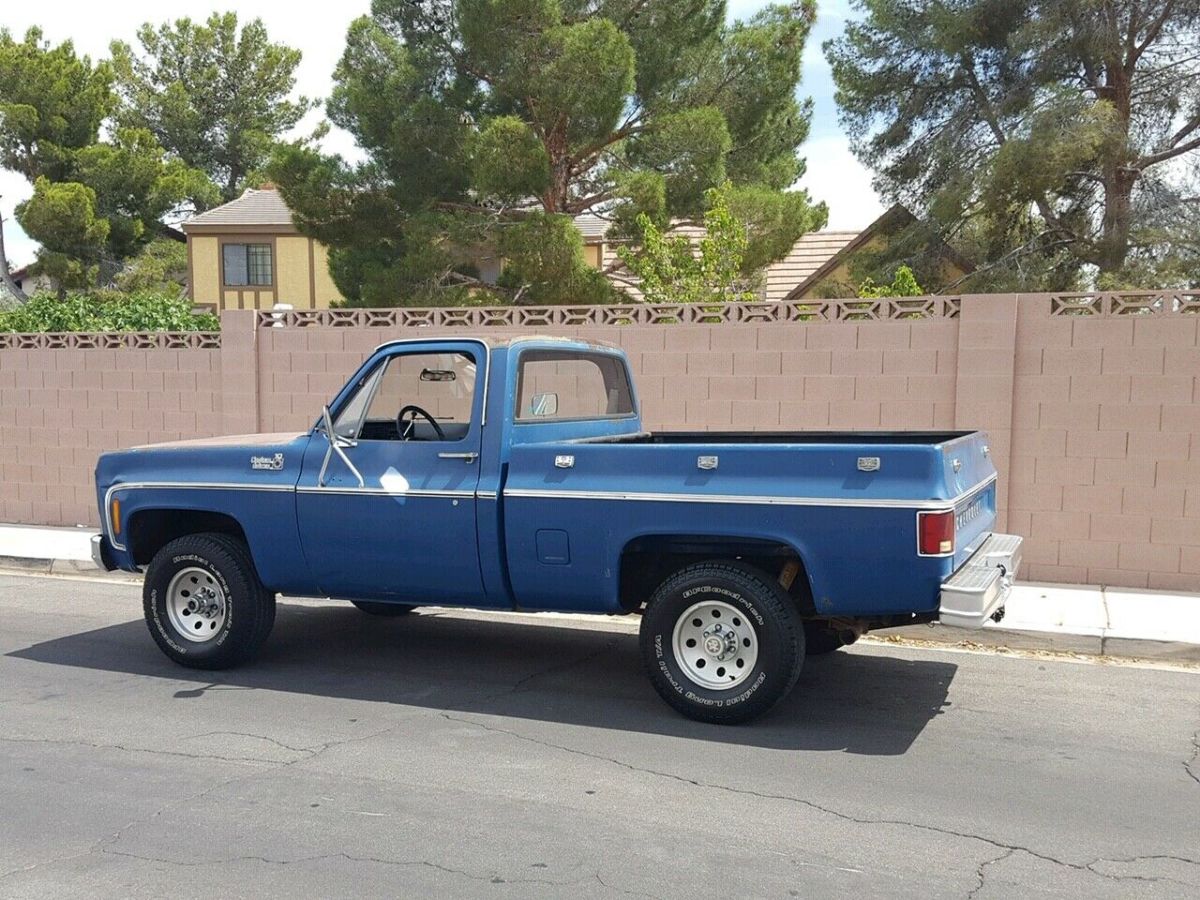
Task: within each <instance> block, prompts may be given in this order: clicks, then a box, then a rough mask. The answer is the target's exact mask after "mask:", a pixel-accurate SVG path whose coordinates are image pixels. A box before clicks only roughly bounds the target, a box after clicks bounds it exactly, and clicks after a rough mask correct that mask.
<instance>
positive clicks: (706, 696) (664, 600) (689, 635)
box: [640, 562, 804, 725]
mask: <svg viewBox="0 0 1200 900" xmlns="http://www.w3.org/2000/svg"><path fill="white" fill-rule="evenodd" d="M640 641H641V651H642V662H643V665H644V666H645V668H646V673H647V675H648V676H649V678H650V682H651V683H652V684H653V685H654V688H655V690H657V691H658V693H659V695H660V696H661V697H662V698H663V699H664V700H665V701H666V702H667V703H669V704H670V705H671V706H672V707H674V708H675V709H676V710H678V711H679V712H681V713H683V714H684V715H685V716H687V717H688V718H690V719H696V720H697V721H700V722H712V723H717V724H725V725H728V724H734V723H738V722H746V721H748V720H750V719H753V718H754V717H756V716H760V715H762V714H763V713H765V712H766V711H767V710H769V709H770V708H771V707H773V706H774V705H775V704H776V703H778V702H779V701H780V700H782V699H783V698H784V697H785V696H787V694H788V692H789V691H791V689H792V687H793V685H795V683H796V679H797V678H798V677H799V676H800V668H801V666H802V665H803V663H804V628H803V626H802V623H801V621H800V617H799V614H798V612H797V609H796V606H795V604H794V603H793V602H792V599H791V598H790V597H789V596H788V595H787V593H786V592H785V591H784V590H783V588H782V587H780V585H779V582H778V581H776V580H775V579H774V578H771V577H770V576H769V575H767V574H766V573H764V572H761V571H759V570H758V569H755V568H753V567H751V566H748V565H744V564H742V563H735V562H707V563H698V564H695V565H690V566H687V567H686V568H684V569H681V570H680V571H679V572H677V573H676V574H674V575H672V576H671V577H670V578H668V579H667V580H666V581H664V582H663V583H662V585H660V586H659V588H658V590H656V591H655V592H654V596H653V597H651V599H650V602H649V604H648V605H647V607H646V612H645V614H644V615H643V616H642V626H641V635H640Z"/></svg>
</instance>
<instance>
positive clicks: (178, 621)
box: [166, 566, 229, 643]
mask: <svg viewBox="0 0 1200 900" xmlns="http://www.w3.org/2000/svg"><path fill="white" fill-rule="evenodd" d="M166 607H167V619H168V620H169V621H170V623H171V625H172V626H174V628H175V631H177V632H178V633H179V634H180V635H181V636H182V637H184V638H185V639H187V640H189V641H193V642H195V643H203V642H204V641H209V640H212V639H213V638H215V637H216V636H217V635H219V634H220V633H221V629H222V628H223V627H224V625H225V620H226V618H227V617H228V615H229V606H228V604H227V603H226V601H225V592H224V590H222V588H221V585H220V584H218V583H217V580H216V579H215V578H214V577H213V575H212V573H211V572H209V571H207V570H206V569H201V568H198V567H196V566H189V567H188V568H186V569H181V570H180V571H179V572H177V573H176V574H175V576H174V577H173V578H172V579H171V583H170V584H169V585H167V594H166Z"/></svg>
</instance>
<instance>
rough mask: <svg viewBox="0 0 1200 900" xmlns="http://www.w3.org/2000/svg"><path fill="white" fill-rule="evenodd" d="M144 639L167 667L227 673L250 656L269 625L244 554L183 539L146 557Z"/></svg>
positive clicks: (216, 542) (271, 619) (220, 538)
mask: <svg viewBox="0 0 1200 900" xmlns="http://www.w3.org/2000/svg"><path fill="white" fill-rule="evenodd" d="M142 609H143V612H144V613H145V616H146V625H147V626H148V627H149V629H150V635H151V637H153V638H154V641H155V643H156V644H158V647H159V649H160V650H162V652H163V653H165V654H166V655H167V656H168V657H169V658H170V659H172V660H173V661H174V662H177V663H179V664H180V665H182V666H187V667H189V668H193V669H227V668H230V667H232V666H236V665H238V664H239V663H243V662H246V661H247V660H249V659H251V658H252V657H253V656H254V655H255V654H257V653H258V651H259V648H261V647H262V645H263V642H264V641H266V639H267V636H268V635H269V634H270V633H271V628H272V627H273V626H274V624H275V595H274V594H272V593H271V592H270V591H268V590H267V589H266V588H265V587H263V585H262V582H260V581H259V580H258V574H257V573H256V572H255V570H254V562H253V561H252V560H251V558H250V551H249V548H247V547H246V545H245V544H244V543H242V542H241V541H239V540H237V539H236V538H232V537H230V536H228V535H225V534H189V535H185V536H184V537H181V538H176V539H175V540H173V541H171V542H170V543H168V544H167V545H166V546H164V547H163V548H162V549H161V550H159V551H158V553H156V554H155V555H154V559H153V560H151V561H150V565H149V566H148V567H147V569H146V578H145V581H144V583H143V585H142Z"/></svg>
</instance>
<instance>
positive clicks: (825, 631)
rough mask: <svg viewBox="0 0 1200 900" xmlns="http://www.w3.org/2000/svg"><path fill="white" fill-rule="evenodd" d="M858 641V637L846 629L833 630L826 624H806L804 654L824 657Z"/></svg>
mask: <svg viewBox="0 0 1200 900" xmlns="http://www.w3.org/2000/svg"><path fill="white" fill-rule="evenodd" d="M857 640H858V635H857V634H855V633H854V632H853V631H851V630H849V629H846V628H832V627H830V626H829V625H827V624H826V623H824V622H805V623H804V652H805V653H807V654H808V655H809V656H824V655H825V654H826V653H832V652H833V651H834V650H840V649H841V648H842V647H849V646H850V645H851V644H853V643H854V642H855V641H857Z"/></svg>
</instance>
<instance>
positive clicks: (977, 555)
mask: <svg viewBox="0 0 1200 900" xmlns="http://www.w3.org/2000/svg"><path fill="white" fill-rule="evenodd" d="M1021 540H1022V539H1021V538H1020V537H1019V536H1017V535H1015V534H992V535H989V536H988V538H987V540H985V541H984V542H983V543H982V544H981V545H980V547H979V549H978V550H976V551H975V552H974V553H973V554H972V555H971V558H970V559H968V560H967V561H966V562H965V563H963V565H962V566H960V567H959V569H958V571H957V572H955V573H954V574H953V575H951V576H950V577H949V578H948V579H946V580H945V581H943V582H942V592H941V597H940V599H939V603H938V621H939V622H941V623H942V624H943V625H952V626H954V627H955V628H981V627H982V626H983V623H984V622H986V621H987V620H988V619H990V618H992V617H994V616H996V615H997V613H999V614H1000V615H1003V611H1004V603H1005V601H1006V600H1007V599H1008V595H1009V592H1010V591H1012V586H1013V582H1014V581H1015V580H1016V576H1017V569H1019V568H1020V566H1021Z"/></svg>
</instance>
